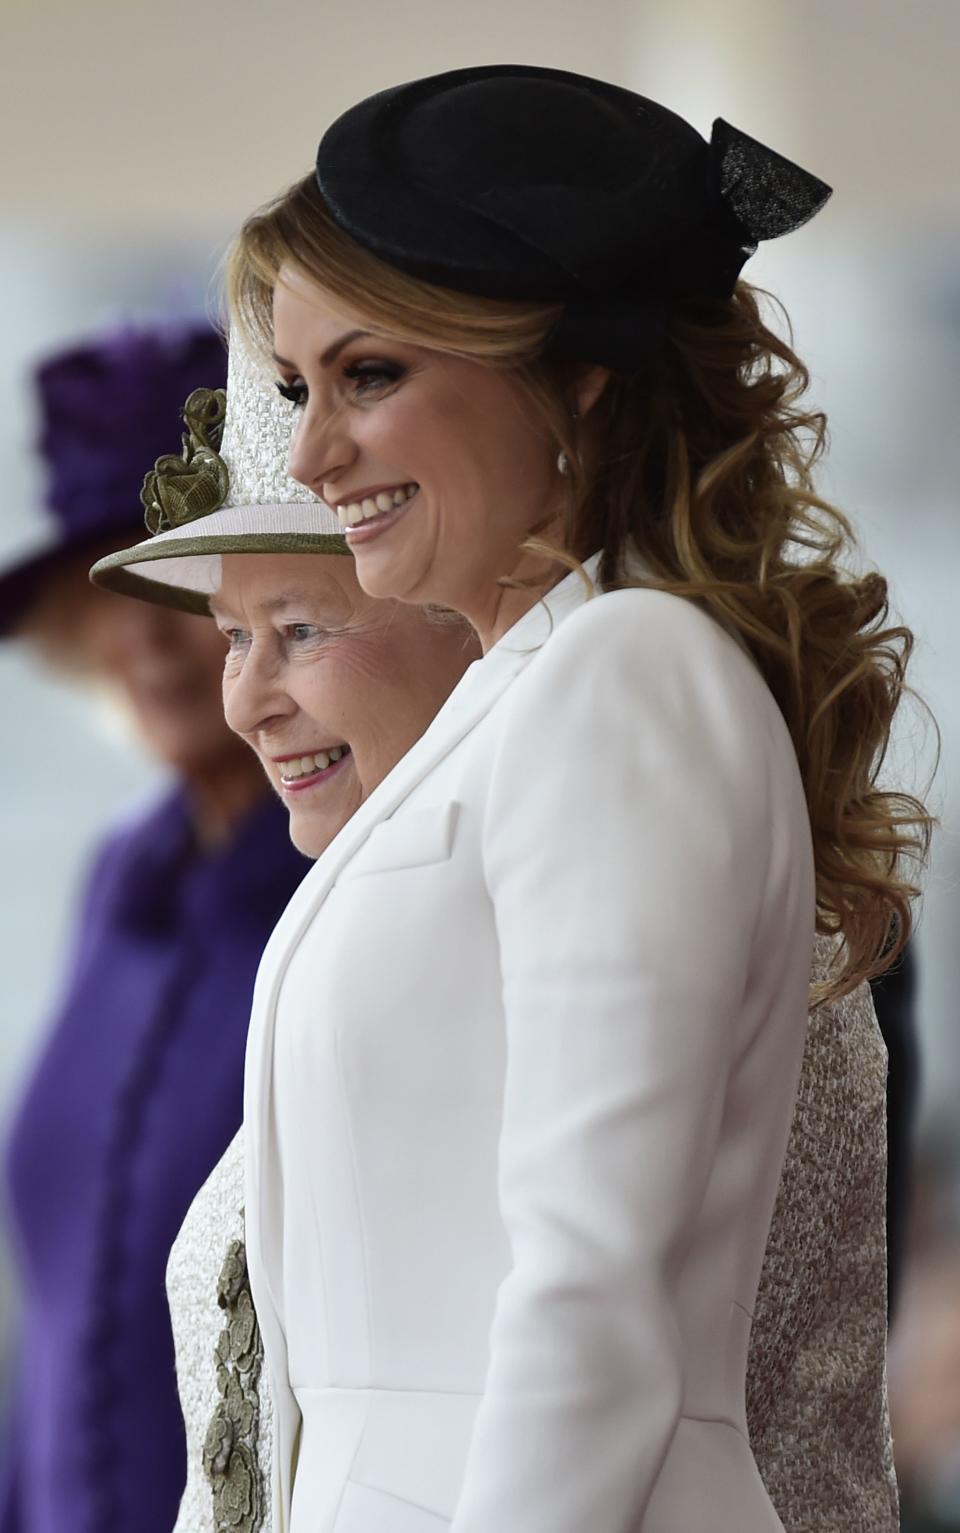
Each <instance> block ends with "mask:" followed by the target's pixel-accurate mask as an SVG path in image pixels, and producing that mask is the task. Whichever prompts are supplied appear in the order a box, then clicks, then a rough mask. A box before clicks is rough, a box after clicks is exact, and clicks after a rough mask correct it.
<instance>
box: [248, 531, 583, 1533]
mask: <svg viewBox="0 0 960 1533" xmlns="http://www.w3.org/2000/svg"><path fill="white" fill-rule="evenodd" d="M599 562H600V556H599V554H596V555H594V556H593V557H592V558H590V559H587V560H585V561H584V566H583V567H584V570H585V571H586V574H587V577H588V579H587V580H584V578H583V576H582V575H581V574H579V573H573V574H570V575H568V576H566V577H565V578H564V579H563V580H562V581H560V582H559V584H558V585H556V586H554V588H553V590H552V591H550V592H548V594H547V595H546V596H545V597H544V598H543V599H542V600H541V601H540V602H538V603H537V604H536V606H534V607H532V608H531V609H530V611H529V612H527V613H525V614H524V616H523V617H522V618H520V619H519V621H518V622H516V623H515V624H514V625H513V627H512V628H511V629H509V630H508V632H507V633H505V634H504V635H503V637H502V638H501V639H500V640H499V641H498V642H497V643H496V644H495V645H494V646H493V648H492V649H490V650H489V651H488V652H487V654H486V655H484V656H483V658H482V659H481V660H475V661H474V662H473V664H472V665H471V666H470V667H469V669H468V670H467V671H466V672H465V673H464V675H463V677H462V678H461V680H460V682H459V683H458V685H457V686H456V687H455V688H454V690H453V692H452V693H451V694H450V696H449V698H448V699H447V701H446V703H445V704H444V706H443V707H442V708H441V710H440V712H439V713H438V714H437V716H436V718H435V719H434V721H433V723H432V724H431V725H430V727H429V728H428V729H427V730H426V732H425V733H424V734H423V735H422V736H421V737H420V739H419V740H418V741H417V742H416V744H415V745H414V746H412V748H411V749H410V750H409V751H408V752H407V754H406V755H405V756H404V757H403V759H402V760H401V761H399V762H398V763H397V765H396V766H395V767H394V768H393V770H392V771H391V772H390V773H389V774H388V775H387V776H386V777H385V778H384V780H383V782H381V783H380V784H379V786H378V787H377V788H375V789H374V791H373V793H371V795H370V797H369V798H368V799H366V800H365V802H364V803H363V804H361V806H360V808H359V809H358V810H357V812H356V813H355V814H354V815H353V817H352V818H351V819H350V820H348V822H347V824H346V825H345V826H344V827H343V829H342V830H341V831H340V833H339V834H338V835H337V836H336V837H335V838H334V840H333V841H332V842H331V843H330V845H329V846H328V847H327V849H326V851H325V852H324V853H323V855H322V856H321V857H320V858H318V860H317V861H316V862H315V863H314V865H313V867H312V868H311V869H310V871H309V872H308V873H307V875H306V877H305V878H304V880H303V882H302V883H301V885H300V887H299V888H298V889H297V890H296V891H295V892H294V894H293V897H292V899H291V900H290V903H289V904H288V906H287V908H286V910H285V911H284V913H283V915H282V916H281V918H280V921H279V923H278V925H277V927H276V929H275V930H274V933H273V935H272V937H271V938H270V941H269V942H268V944H267V947H266V949H265V951H264V954H263V958H262V959H261V962H260V969H259V972H258V974H257V983H256V988H255V990H254V996H253V1009H252V1015H251V1019H250V1030H249V1033H248V1035H247V1055H246V1070H245V1076H244V1145H245V1157H246V1165H245V1180H246V1187H245V1204H246V1210H247V1220H246V1243H247V1262H248V1267H249V1270H250V1276H251V1283H252V1286H253V1289H254V1300H255V1303H256V1307H257V1316H258V1320H259V1324H260V1329H261V1333H262V1335H263V1339H264V1345H265V1349H266V1354H267V1359H268V1362H269V1363H270V1364H271V1373H272V1376H273V1381H274V1385H275V1389H276V1390H277V1392H278V1393H280V1392H282V1391H283V1390H284V1384H283V1379H284V1376H285V1371H286V1345H285V1340H284V1333H283V1324H282V1321H281V1318H280V1316H281V1310H280V1308H279V1307H278V1303H277V1299H278V1295H277V1294H276V1293H275V1292H274V1289H273V1285H272V1284H271V1282H270V1264H269V1263H268V1262H266V1261H265V1260H264V1255H265V1253H266V1252H267V1251H268V1250H270V1249H276V1248H277V1242H278V1240H279V1234H280V1231H279V1222H278V1221H279V1217H280V1196H279V1182H278V1179H277V1175H276V1173H277V1170H278V1168H276V1166H275V1165H274V1166H273V1170H274V1176H273V1178H271V1176H270V1168H271V1162H272V1155H271V1148H270V1144H271V1140H272V1139H273V1138H274V1134H273V1127H272V1119H273V1040H274V1024H275V1017H276V1007H277V997H278V995H279V992H280V987H281V985H282V983H283V978H284V975H285V973H286V969H287V965H288V963H289V962H290V959H291V957H292V955H293V954H294V952H295V951H296V949H297V946H298V944H299V942H300V940H301V938H302V936H303V934H304V933H305V931H306V930H307V928H308V927H309V926H310V923H311V922H312V920H313V918H314V916H315V914H316V912H317V910H318V909H319V907H320V906H321V905H322V904H323V901H324V900H325V899H326V897H327V894H328V893H329V892H330V889H331V888H332V886H333V884H334V883H335V881H336V879H337V877H338V875H339V873H340V872H341V870H342V869H343V868H344V867H345V866H346V864H347V863H348V862H349V861H350V859H351V857H352V856H353V855H354V853H355V852H357V851H359V849H360V847H361V846H362V845H363V843H364V842H365V841H366V839H367V837H368V836H369V834H370V832H371V831H372V830H373V828H374V826H375V825H377V824H379V823H380V821H381V820H384V819H387V818H388V816H389V815H391V814H392V813H393V811H394V810H395V809H396V808H397V807H398V805H400V804H401V803H402V802H403V800H404V799H405V798H406V797H407V796H408V794H409V793H410V792H411V791H412V789H413V788H414V787H416V785H417V783H419V782H421V781H422V780H423V778H424V777H426V776H427V774H428V773H429V772H431V771H432V770H433V768H434V767H435V766H437V765H438V763H439V762H441V761H442V760H443V759H444V757H445V756H447V755H449V753H450V751H452V750H453V748H454V747H455V746H456V745H458V744H459V742H460V741H461V740H462V739H463V738H464V737H465V736H466V735H467V734H469V733H470V731H471V730H472V729H473V728H474V727H475V726H476V725H477V724H478V723H479V722H480V720H481V719H483V718H484V717H485V716H486V714H488V713H489V712H490V709H491V708H492V707H493V706H494V704H495V703H496V701H497V699H498V698H499V697H501V696H502V694H503V693H504V692H505V691H506V689H507V688H508V687H509V685H510V683H511V682H512V681H513V680H514V678H515V677H516V676H518V675H519V674H520V673H521V672H522V671H523V670H524V669H525V668H526V666H527V665H528V664H529V663H530V661H531V660H532V659H533V658H534V656H535V655H536V654H537V652H538V651H539V650H540V649H541V648H542V646H543V645H544V644H545V643H546V641H547V639H548V638H549V637H550V635H551V633H553V632H554V631H555V629H556V628H557V627H559V625H560V624H561V623H562V622H564V621H565V619H566V618H568V617H569V616H570V615H571V613H573V612H576V611H577V609H578V608H579V607H582V606H583V604H584V602H586V601H587V600H589V598H590V597H591V596H593V595H594V594H595V592H596V589H597V588H596V586H595V585H594V583H593V581H594V577H595V575H596V571H597V566H598V565H599ZM291 1409H295V1405H294V1402H293V1401H292V1397H290V1398H289V1399H284V1403H283V1405H282V1407H281V1410H282V1411H284V1412H285V1413H287V1414H289V1411H290V1410H291ZM282 1472H283V1469H282V1466H281V1475H282ZM278 1533H280V1530H279V1529H278Z"/></svg>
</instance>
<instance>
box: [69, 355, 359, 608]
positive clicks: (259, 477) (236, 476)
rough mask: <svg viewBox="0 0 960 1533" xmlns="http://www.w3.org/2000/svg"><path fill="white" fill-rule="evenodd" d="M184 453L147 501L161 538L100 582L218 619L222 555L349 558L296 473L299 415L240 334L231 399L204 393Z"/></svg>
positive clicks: (331, 520) (194, 405)
mask: <svg viewBox="0 0 960 1533" xmlns="http://www.w3.org/2000/svg"><path fill="white" fill-rule="evenodd" d="M183 419H184V422H185V424H186V427H187V431H186V435H185V436H184V438H183V450H182V452H181V453H180V455H179V456H177V455H176V454H170V455H169V456H167V457H164V458H158V459H157V463H156V466H155V467H154V468H153V469H152V470H151V471H150V473H149V474H148V475H147V477H146V479H145V480H144V483H143V491H142V494H141V497H140V498H141V500H142V501H143V504H144V507H145V508H146V524H147V527H148V528H149V529H150V531H151V532H152V533H153V536H152V537H150V538H147V539H146V540H145V541H144V542H142V543H135V544H134V545H133V547H132V548H124V549H121V550H120V551H119V552H118V553H115V554H108V555H107V557H106V558H105V559H100V560H99V561H98V562H97V563H96V564H95V565H94V566H93V569H92V570H91V571H90V579H91V580H92V581H93V583H94V585H98V586H104V587H106V589H107V590H110V591H120V592H123V593H124V594H125V595H127V596H139V597H141V598H142V599H143V600H144V601H153V602H161V603H162V604H163V605H164V606H168V607H179V608H181V609H182V610H183V611H186V612H202V613H209V607H208V605H207V601H208V598H209V597H210V596H211V595H212V594H213V592H214V591H216V590H217V589H218V588H219V585H220V580H221V555H222V554H263V553H295V554H347V553H349V549H348V548H347V544H346V541H345V539H344V536H343V529H342V528H341V526H340V523H339V521H338V520H337V515H336V512H335V511H332V510H331V509H330V507H329V506H327V505H326V504H325V502H324V501H322V500H320V499H319V498H318V497H317V496H316V495H313V494H312V493H311V492H310V491H309V490H306V489H304V487H303V485H301V484H297V483H296V481H295V480H293V479H291V478H290V477H289V475H288V473H287V460H288V458H289V454H290V443H291V439H292V437H293V428H294V421H295V416H294V414H293V411H292V409H291V407H290V405H289V404H288V403H287V402H286V401H285V400H283V399H282V398H281V397H280V395H279V394H278V392H277V389H276V387H275V385H274V383H273V381H272V380H271V378H270V376H269V374H268V373H267V371H266V368H265V367H264V365H263V363H262V362H261V361H260V359H259V358H258V357H256V356H254V355H253V354H252V353H251V352H250V351H249V349H248V348H247V347H246V346H245V345H244V343H243V342H242V341H241V339H240V338H239V336H238V335H237V334H236V333H234V334H233V335H232V336H231V339H230V359H229V368H228V372H227V389H226V394H225V393H224V391H223V389H195V390H194V392H193V393H192V394H191V395H190V397H189V399H188V400H187V402H186V404H185V405H184V408H183Z"/></svg>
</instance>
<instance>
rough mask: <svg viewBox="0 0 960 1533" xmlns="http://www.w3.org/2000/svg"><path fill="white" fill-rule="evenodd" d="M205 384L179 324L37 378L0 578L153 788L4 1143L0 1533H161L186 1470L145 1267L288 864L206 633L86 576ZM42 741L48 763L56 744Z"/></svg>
mask: <svg viewBox="0 0 960 1533" xmlns="http://www.w3.org/2000/svg"><path fill="white" fill-rule="evenodd" d="M224 370H225V354H224V348H223V345H222V342H221V340H220V339H219V337H218V336H216V335H215V334H214V333H213V332H212V330H211V329H210V328H209V327H208V326H206V325H198V326H194V325H190V326H177V327H173V328H162V329H161V328H156V329H140V330H129V331H124V332H121V333H119V334H111V335H106V336H103V337H102V338H100V339H97V340H94V341H92V342H90V343H89V344H84V345H81V346H77V347H75V348H73V349H71V350H69V351H65V352H63V353H62V354H60V355H58V356H55V357H53V358H52V359H51V360H50V361H48V362H47V363H46V364H45V365H44V366H43V367H41V368H40V369H39V371H38V374H37V384H38V388H39V397H40V405H41V410H42V417H43V434H42V443H41V450H42V453H43V457H44V460H45V463H46V467H47V469H48V471H49V478H50V488H49V497H48V499H49V509H50V511H51V512H52V516H53V536H52V538H50V539H48V542H47V544H46V546H45V547H44V549H43V551H42V553H40V554H38V555H37V556H35V557H33V558H31V559H29V560H28V561H26V562H23V563H20V564H18V565H17V566H16V567H14V568H11V569H8V570H7V571H6V572H5V573H4V575H3V576H2V578H0V624H2V631H3V634H4V636H6V637H19V638H21V639H22V640H23V641H25V642H26V643H28V644H29V645H31V646H32V648H33V649H34V650H35V651H36V653H37V654H38V655H40V656H41V657H42V658H43V660H44V661H46V662H47V663H48V664H49V665H50V666H51V667H52V668H53V670H54V671H55V672H56V673H57V674H58V675H61V676H63V677H65V678H69V679H70V680H71V681H74V682H75V683H76V684H77V686H78V688H79V689H80V690H81V695H86V696H87V697H88V698H89V701H90V706H91V708H93V707H94V706H98V707H99V706H100V702H99V698H100V697H103V696H106V697H107V698H108V699H109V700H110V701H111V703H112V704H113V705H114V706H115V707H116V708H119V709H120V710H122V712H123V713H124V715H125V716H126V717H127V718H128V720H129V721H130V722H131V723H132V725H133V726H134V728H135V731H136V733H137V734H138V735H139V738H140V740H141V742H142V743H143V745H144V747H145V748H146V750H147V751H148V753H149V754H150V755H151V756H153V757H154V758H155V759H156V760H157V761H158V762H160V763H162V764H163V765H164V766H165V767H166V768H168V770H169V772H170V774H171V776H172V778H173V784H172V786H171V788H170V789H169V790H168V791H167V792H165V793H164V794H163V795H162V797H161V798H160V799H159V801H158V802H156V803H154V804H153V805H151V807H149V808H148V809H147V810H146V811H142V810H141V811H139V812H137V813H136V814H134V815H132V816H130V817H129V818H128V819H127V820H126V821H125V822H124V823H123V824H122V825H120V826H119V827H118V828H117V829H116V830H115V831H114V833H113V834H112V835H110V836H109V837H108V839H107V841H106V842H105V844H104V845H103V846H101V848H100V849H99V852H98V854H97V856H96V858H95V861H94V864H93V868H92V871H91V874H90V876H89V878H88V881H87V886H86V890H85V893H84V895H83V898H82V903H81V908H80V912H79V916H78V921H77V929H76V932H75V935H74V938H73V942H72V956H71V958H70V962H69V965H68V968H67V973H66V978H65V981H64V983H63V986H62V992H61V998H60V1001H59V1003H58V1005H57V1008H56V1013H55V1016H54V1018H53V1020H52V1023H51V1026H50V1028H49V1030H48V1031H47V1033H46V1035H45V1037H44V1039H43V1042H42V1045H41V1048H40V1051H39V1057H38V1059H37V1061H36V1063H35V1065H34V1067H33V1070H32V1073H31V1075H30V1078H29V1081H28V1084H27V1086H26V1088H25V1090H24V1093H23V1097H22V1100H21V1102H20V1106H19V1109H18V1111H17V1112H16V1116H15V1120H14V1123H13V1127H12V1133H11V1137H10V1144H9V1151H8V1167H7V1169H8V1181H9V1189H8V1190H9V1201H10V1208H11V1219H12V1233H13V1240H14V1246H15V1252H16V1256H17V1258H18V1261H19V1267H20V1275H21V1279H22V1289H23V1304H22V1318H21V1324H20V1332H19V1337H18V1341H17V1346H16V1353H17V1358H18V1366H17V1373H16V1379H15V1385H14V1395H13V1400H12V1412H11V1418H10V1421H9V1424H8V1428H7V1435H6V1440H5V1442H4V1443H3V1449H2V1457H3V1460H4V1489H3V1495H2V1500H0V1528H2V1530H3V1533H65V1530H67V1529H70V1530H71V1533H127V1530H129V1529H131V1528H137V1529H138V1530H139V1533H170V1528H171V1526H172V1524H173V1520H174V1517H175V1515H176V1509H177V1503H178V1501H179V1498H180V1492H181V1489H182V1486H183V1482H184V1474H185V1453H184V1435H183V1425H182V1420H181V1416H180V1409H179V1404H178V1401H177V1394H176V1385H175V1378H174V1367H173V1342H172V1338H171V1332H170V1323H169V1317H168V1313H167V1307H166V1302H165V1296H164V1286H163V1273H164V1267H165V1264H166V1260H167V1256H168V1253H169V1248H170V1244H171V1241H172V1239H173V1237H174V1235H175V1234H176V1231H177V1229H178V1228H179V1225H180V1222H181V1220H182V1218H183V1215H184V1212H185V1211H186V1209H187V1207H188V1205H189V1203H190V1201H191V1199H192V1197H193V1195H194V1193H195V1192H196V1190H197V1188H198V1187H199V1186H200V1184H201V1183H202V1182H203V1180H204V1178H205V1177H206V1175H207V1173H208V1172H209V1171H210V1169H211V1167H212V1166H213V1165H214V1164H215V1162H216V1161H217V1159H218V1157H219V1156H220V1154H221V1153H222V1151H223V1150H224V1148H225V1146H226V1145H227V1144H228V1143H229V1141H230V1139H231V1138H232V1136H233V1134H234V1133H235V1131H236V1129H237V1126H238V1124H239V1122H240V1117H241V1094H242V1074H243V1050H244V1040H245V1036H246V1026H247V1020H248V1015H249V1005H250V994H251V989H252V986H253V979H254V975H255V972H256V967H257V962H258V960H259V957H260V952H261V949H262V948H263V945H264V942H265V940H266V937H267V935H268V934H269V932H270V929H271V927H272V926H273V924H274V922H275V921H276V919H277V917H278V915H279V913H280V911H281V910H282V909H283V907H284V905H285V904H286V902H287V899H288V898H289V896H290V894H291V893H292V892H293V890H294V889H295V888H296V886H297V884H298V883H299V881H300V878H301V877H302V875H303V873H304V871H305V869H306V866H307V864H306V862H305V861H304V859H303V858H302V857H301V856H300V854H299V853H298V852H297V851H296V850H295V849H294V848H293V847H292V846H291V844H290V840H289V837H288V835H287V828H286V817H285V815H284V813H283V810H282V809H281V807H280V806H279V805H278V804H277V803H276V801H275V799H274V797H273V795H272V794H271V793H270V792H269V789H268V787H267V783H266V781H265V779H264V775H263V772H262V770H261V769H260V766H259V763H258V762H257V761H256V759H255V757H254V756H253V754H252V753H251V752H250V751H249V750H248V749H247V748H246V747H245V746H244V745H243V744H242V743H241V742H240V741H238V740H237V739H236V737H235V736H234V735H233V734H232V733H231V732H230V730H228V729H227V727H226V725H225V723H224V720H223V714H222V708H221V701H220V675H221V671H222V667H223V652H224V646H223V641H222V640H221V639H220V637H219V635H218V634H217V633H216V631H215V630H214V629H213V627H212V625H211V624H209V623H205V622H202V621H200V620H199V619H197V618H196V617H193V616H190V615H189V614H186V613H183V612H176V611H173V610H171V609H167V608H161V607H147V606H145V605H143V604H142V603H140V602H133V601H125V600H123V601H121V600H117V599H116V598H114V597H110V596H107V595H105V594H104V593H103V592H102V591H98V590H96V589H95V588H94V587H92V586H91V585H90V583H89V580H88V577H87V570H88V567H89V564H90V561H91V558H92V557H96V555H97V554H98V553H103V552H106V551H107V550H108V549H110V548H115V547H116V546H117V545H118V543H121V542H124V541H128V540H129V537H130V536H131V534H132V533H133V532H134V531H135V529H136V527H137V526H138V525H139V526H140V527H141V528H142V508H141V507H140V506H139V500H138V496H139V489H140V484H141V482H142V479H143V473H144V467H145V465H149V463H150V462H151V461H152V460H153V459H154V458H155V457H156V456H157V455H158V454H159V453H160V452H161V451H165V450H166V449H168V448H169V446H170V445H171V442H172V441H175V440H176V431H177V426H178V417H179V410H180V407H181V405H182V402H183V399H184V398H185V397H186V395H187V394H188V393H189V392H190V390H191V389H192V388H194V387H196V386H197V385H198V384H214V385H216V384H219V383H221V382H222V381H223V375H224ZM54 746H55V749H56V750H57V752H58V754H60V755H61V756H62V757H63V760H64V762H65V769H69V761H70V742H69V738H68V736H67V735H66V733H64V735H63V736H62V737H61V738H58V739H57V740H56V741H55V742H54Z"/></svg>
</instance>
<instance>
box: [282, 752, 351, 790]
mask: <svg viewBox="0 0 960 1533" xmlns="http://www.w3.org/2000/svg"><path fill="white" fill-rule="evenodd" d="M346 751H347V747H346V746H345V745H334V746H331V748H330V750H328V751H317V752H315V754H314V755H312V756H295V757H294V759H293V760H292V761H283V762H281V764H280V776H281V777H282V778H283V780H284V782H297V781H298V780H299V779H300V778H301V777H313V776H315V775H316V773H317V772H325V771H326V770H327V767H328V766H330V765H331V763H332V762H334V761H339V760H340V758H341V757H342V756H344V755H345V754H346Z"/></svg>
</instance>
